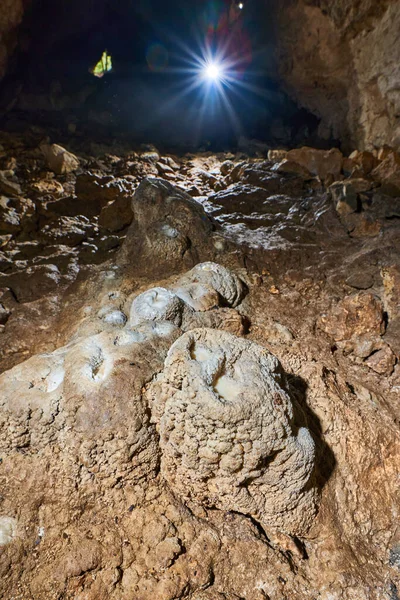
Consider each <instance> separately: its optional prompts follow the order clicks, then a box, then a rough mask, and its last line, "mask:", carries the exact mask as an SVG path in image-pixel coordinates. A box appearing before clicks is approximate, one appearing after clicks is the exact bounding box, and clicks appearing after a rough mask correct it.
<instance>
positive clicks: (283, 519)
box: [149, 329, 317, 535]
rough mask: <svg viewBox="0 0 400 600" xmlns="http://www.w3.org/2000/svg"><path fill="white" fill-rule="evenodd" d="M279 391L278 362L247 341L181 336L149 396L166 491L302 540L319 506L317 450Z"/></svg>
mask: <svg viewBox="0 0 400 600" xmlns="http://www.w3.org/2000/svg"><path fill="white" fill-rule="evenodd" d="M284 385H285V384H284V379H283V375H282V371H281V368H280V366H279V363H278V361H277V359H276V358H275V357H274V356H273V355H271V354H270V353H269V352H267V351H266V350H265V349H263V348H261V347H260V346H258V345H256V344H254V343H252V342H248V341H246V340H243V339H240V338H237V337H235V336H232V335H230V334H228V333H225V332H221V331H214V330H207V329H198V330H194V331H191V332H189V333H186V334H184V335H183V336H182V337H181V338H179V340H177V342H175V344H173V346H172V347H171V349H170V350H169V352H168V356H167V359H166V361H165V366H164V371H163V373H162V375H161V377H160V378H159V379H158V380H157V382H156V383H155V384H154V385H153V386H152V387H151V388H150V392H149V395H150V398H151V406H152V413H153V415H152V421H153V422H156V423H157V427H158V430H159V432H160V447H161V452H162V459H161V473H162V475H163V477H164V478H165V479H166V481H167V482H168V484H169V485H170V486H171V488H172V489H173V491H174V492H175V493H176V494H178V495H179V496H180V497H181V498H185V499H187V500H191V501H193V502H195V503H196V504H200V505H204V506H210V507H217V508H220V509H222V510H235V511H238V512H242V513H244V514H250V515H252V516H253V517H254V518H256V519H257V520H259V521H260V522H261V523H262V524H263V525H264V526H266V527H268V528H271V529H277V530H281V531H284V532H286V533H290V534H294V535H301V534H304V533H305V532H306V531H307V529H308V528H309V527H310V525H311V523H312V521H313V518H314V516H315V514H316V507H317V491H316V488H315V486H314V484H313V469H314V459H315V456H314V455H315V448H314V442H313V439H312V437H311V435H310V433H309V431H308V429H307V428H306V427H304V426H300V424H298V425H294V423H295V409H294V407H293V403H292V401H291V399H290V397H289V395H288V393H287V391H286V390H285V387H284Z"/></svg>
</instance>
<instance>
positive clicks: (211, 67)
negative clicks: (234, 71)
mask: <svg viewBox="0 0 400 600" xmlns="http://www.w3.org/2000/svg"><path fill="white" fill-rule="evenodd" d="M203 73H204V76H205V78H206V79H208V80H209V81H220V80H221V79H222V77H223V74H224V71H223V68H222V66H221V65H219V64H218V63H216V62H209V63H207V64H206V65H205V67H204V71H203Z"/></svg>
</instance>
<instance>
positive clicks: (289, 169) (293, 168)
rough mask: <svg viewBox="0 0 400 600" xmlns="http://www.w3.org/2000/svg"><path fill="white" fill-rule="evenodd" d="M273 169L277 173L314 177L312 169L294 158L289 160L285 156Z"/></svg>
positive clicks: (306, 177) (307, 177) (305, 177)
mask: <svg viewBox="0 0 400 600" xmlns="http://www.w3.org/2000/svg"><path fill="white" fill-rule="evenodd" d="M273 171H276V172H277V173H289V174H290V173H292V174H294V175H300V177H303V178H304V179H312V175H311V173H310V171H309V170H308V169H307V168H306V167H304V166H303V165H301V164H299V163H298V162H295V161H294V160H288V159H287V158H284V159H283V160H282V161H281V162H280V163H278V164H277V165H275V166H274V167H273Z"/></svg>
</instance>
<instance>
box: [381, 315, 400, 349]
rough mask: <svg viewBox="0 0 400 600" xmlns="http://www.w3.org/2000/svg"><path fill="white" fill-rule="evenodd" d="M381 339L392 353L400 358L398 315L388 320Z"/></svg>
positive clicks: (399, 324) (399, 321)
mask: <svg viewBox="0 0 400 600" xmlns="http://www.w3.org/2000/svg"><path fill="white" fill-rule="evenodd" d="M383 339H384V340H385V342H386V343H387V344H388V345H389V346H390V348H391V349H392V351H393V352H394V354H395V355H396V356H397V357H398V358H400V317H398V316H397V317H394V318H392V319H390V320H389V323H388V325H387V329H386V332H385V335H384V336H383Z"/></svg>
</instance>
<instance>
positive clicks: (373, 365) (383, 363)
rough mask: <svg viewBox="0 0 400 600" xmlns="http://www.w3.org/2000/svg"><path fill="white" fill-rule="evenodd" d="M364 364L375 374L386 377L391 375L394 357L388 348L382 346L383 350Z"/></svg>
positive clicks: (394, 362) (374, 354)
mask: <svg viewBox="0 0 400 600" xmlns="http://www.w3.org/2000/svg"><path fill="white" fill-rule="evenodd" d="M365 363H366V364H367V365H368V366H369V368H370V369H372V370H373V371H375V372H376V373H379V374H380V375H387V376H388V375H391V374H392V373H393V369H394V365H395V364H396V357H395V355H394V354H393V352H392V351H391V349H390V348H389V346H388V345H387V344H384V346H383V348H381V349H380V350H378V351H377V352H374V353H373V354H372V355H371V356H369V357H368V358H367V359H366V361H365Z"/></svg>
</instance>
